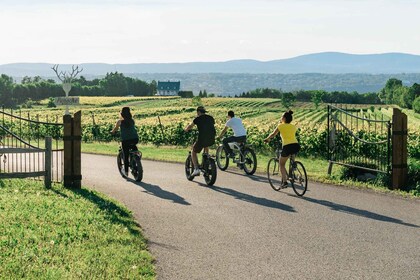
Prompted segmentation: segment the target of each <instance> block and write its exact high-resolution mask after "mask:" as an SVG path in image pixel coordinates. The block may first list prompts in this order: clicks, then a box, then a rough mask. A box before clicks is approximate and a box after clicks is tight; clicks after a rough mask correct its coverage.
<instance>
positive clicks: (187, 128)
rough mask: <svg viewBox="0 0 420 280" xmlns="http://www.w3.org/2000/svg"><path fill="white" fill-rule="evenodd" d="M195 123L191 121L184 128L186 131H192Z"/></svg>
mask: <svg viewBox="0 0 420 280" xmlns="http://www.w3.org/2000/svg"><path fill="white" fill-rule="evenodd" d="M194 125H195V124H194V122H192V123H190V124H189V125H187V126H186V127H185V128H184V131H190V130H191V128H193V126H194Z"/></svg>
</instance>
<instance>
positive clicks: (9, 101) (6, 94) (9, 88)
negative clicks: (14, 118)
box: [0, 74, 15, 106]
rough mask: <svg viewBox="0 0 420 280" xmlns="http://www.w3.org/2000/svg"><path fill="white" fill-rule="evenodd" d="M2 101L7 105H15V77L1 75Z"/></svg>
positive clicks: (0, 94) (0, 99) (0, 97)
mask: <svg viewBox="0 0 420 280" xmlns="http://www.w3.org/2000/svg"><path fill="white" fill-rule="evenodd" d="M0 101H1V103H2V104H3V105H5V106H14V105H15V100H14V98H13V78H12V77H9V76H7V75H5V74H2V75H1V76H0Z"/></svg>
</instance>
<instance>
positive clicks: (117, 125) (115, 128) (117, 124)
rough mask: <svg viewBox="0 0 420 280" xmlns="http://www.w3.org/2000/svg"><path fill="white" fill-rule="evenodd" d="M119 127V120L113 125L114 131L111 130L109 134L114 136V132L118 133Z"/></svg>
mask: <svg viewBox="0 0 420 280" xmlns="http://www.w3.org/2000/svg"><path fill="white" fill-rule="evenodd" d="M120 125H121V120H118V121H117V123H116V124H115V127H114V129H112V131H111V133H112V134H114V133H115V132H117V131H118V129H119V128H120Z"/></svg>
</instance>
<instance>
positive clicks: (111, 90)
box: [99, 72, 128, 96]
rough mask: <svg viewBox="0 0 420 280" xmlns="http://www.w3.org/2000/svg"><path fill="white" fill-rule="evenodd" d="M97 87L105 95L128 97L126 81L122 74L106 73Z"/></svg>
mask: <svg viewBox="0 0 420 280" xmlns="http://www.w3.org/2000/svg"><path fill="white" fill-rule="evenodd" d="M99 85H100V86H101V87H102V88H103V90H104V93H105V95H108V96H121V95H128V90H127V81H126V79H125V77H124V75H123V74H122V73H118V72H115V73H112V72H111V73H107V74H106V76H105V78H103V79H102V80H101V81H100V82H99Z"/></svg>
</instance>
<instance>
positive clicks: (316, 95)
mask: <svg viewBox="0 0 420 280" xmlns="http://www.w3.org/2000/svg"><path fill="white" fill-rule="evenodd" d="M324 94H325V92H324V91H322V90H316V91H314V92H312V98H311V100H312V102H313V103H314V104H315V108H316V109H318V107H319V104H320V103H321V102H322V97H323V96H324Z"/></svg>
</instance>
